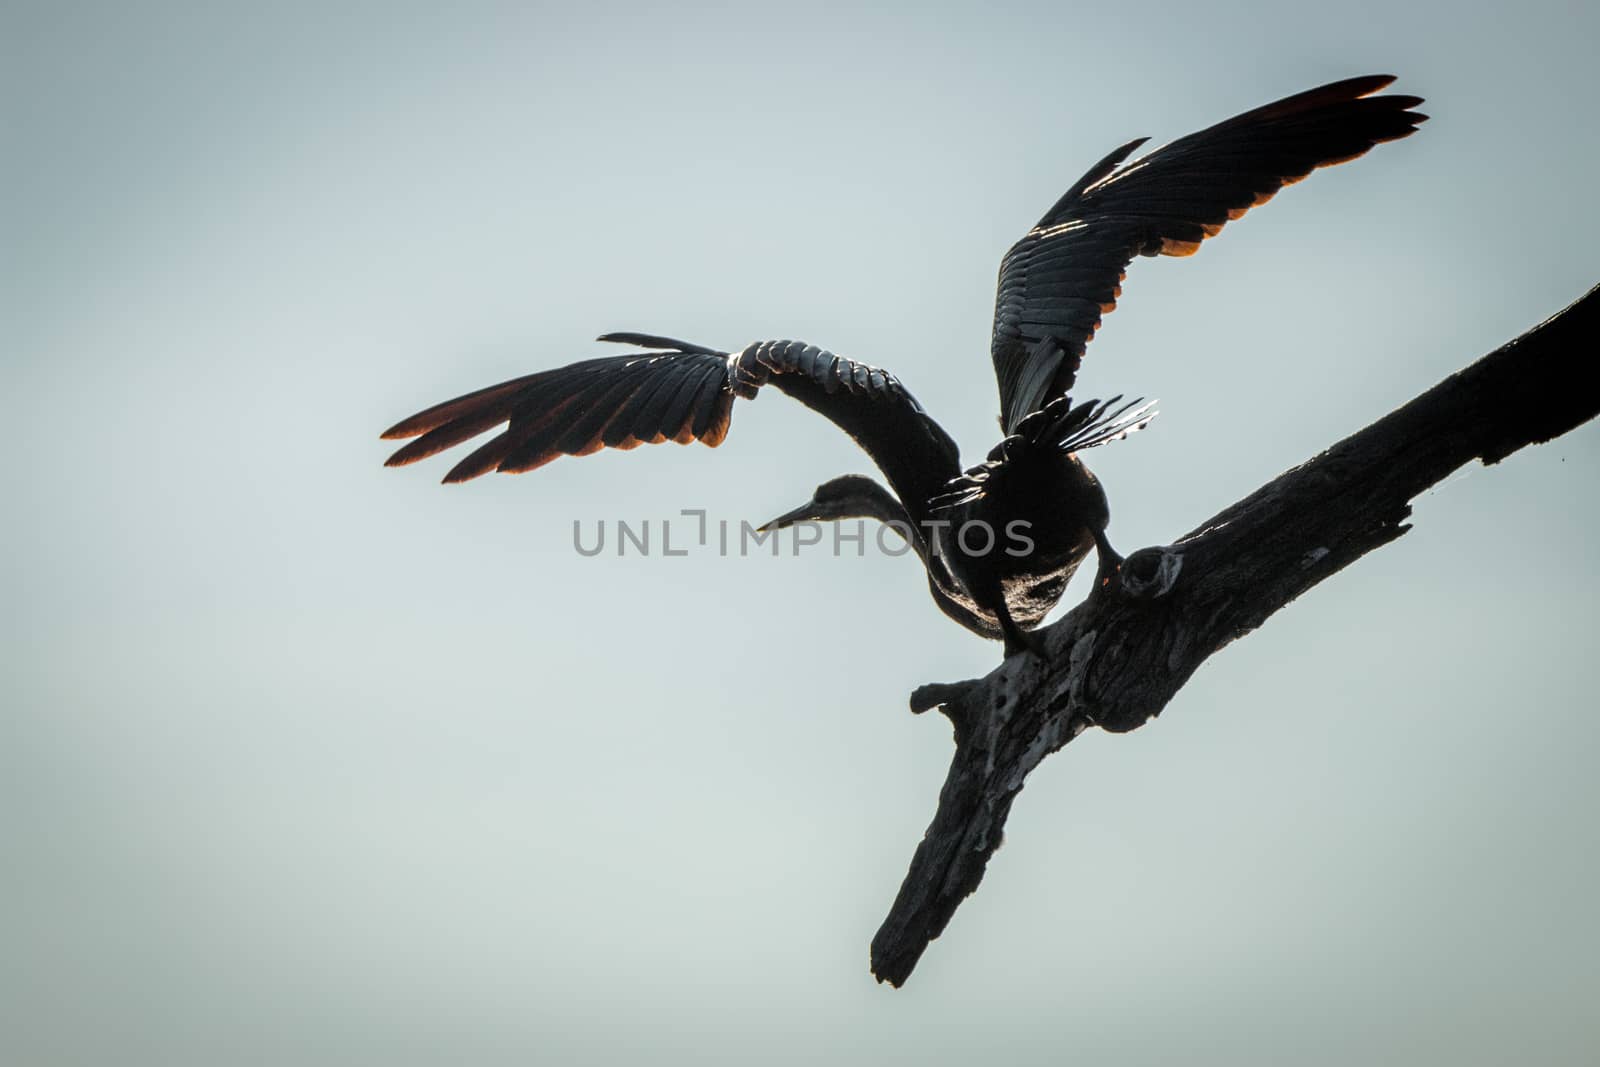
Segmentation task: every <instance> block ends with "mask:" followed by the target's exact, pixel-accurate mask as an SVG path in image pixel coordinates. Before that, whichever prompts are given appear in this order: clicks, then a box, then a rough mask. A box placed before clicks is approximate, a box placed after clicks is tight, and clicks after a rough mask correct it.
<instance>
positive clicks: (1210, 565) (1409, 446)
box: [872, 286, 1600, 985]
mask: <svg viewBox="0 0 1600 1067" xmlns="http://www.w3.org/2000/svg"><path fill="white" fill-rule="evenodd" d="M1597 319H1600V286H1597V287H1596V288H1594V289H1591V290H1590V291H1589V292H1588V293H1587V294H1585V295H1584V296H1583V297H1582V298H1581V299H1579V300H1578V301H1577V302H1576V303H1574V304H1572V305H1571V306H1570V307H1568V308H1567V309H1566V310H1564V311H1562V312H1560V313H1559V314H1557V315H1556V316H1554V317H1553V318H1551V319H1549V320H1547V321H1546V322H1544V323H1542V324H1541V325H1539V326H1537V327H1535V328H1534V329H1532V330H1530V331H1528V332H1527V333H1526V334H1524V335H1522V336H1521V337H1519V338H1517V339H1516V340H1514V341H1512V342H1510V343H1509V344H1506V345H1505V346H1503V347H1501V348H1500V349H1498V350H1496V351H1494V352H1492V353H1490V354H1489V355H1487V356H1485V357H1483V358H1482V359H1480V360H1478V361H1477V362H1476V363H1474V364H1472V365H1471V366H1470V367H1467V368H1466V369H1465V370H1462V371H1460V372H1458V373H1456V374H1453V375H1451V376H1450V377H1449V378H1447V379H1445V380H1444V381H1442V382H1440V383H1439V384H1438V385H1436V386H1434V387H1433V388H1432V389H1429V390H1428V391H1427V392H1425V393H1423V394H1422V395H1421V396H1419V397H1417V398H1416V399H1415V400H1412V401H1411V402H1410V403H1408V404H1406V405H1405V406H1404V407H1401V408H1399V409H1398V410H1396V411H1393V412H1391V413H1390V414H1388V415H1386V416H1384V417H1383V418H1382V419H1379V420H1378V421H1377V422H1375V423H1373V424H1372V425H1371V426H1368V427H1367V428H1366V429H1364V430H1362V431H1361V432H1359V433H1357V434H1355V435H1353V436H1351V437H1348V438H1346V439H1345V440H1343V441H1341V442H1339V443H1338V444H1336V445H1334V446H1333V447H1332V448H1330V449H1328V450H1327V451H1326V452H1324V453H1322V454H1321V455H1319V456H1317V457H1316V458H1315V459H1312V460H1310V461H1309V462H1307V463H1304V464H1301V465H1300V466H1298V467H1296V468H1294V469H1293V470H1290V471H1288V472H1287V473H1285V474H1283V475H1280V476H1279V477H1278V478H1276V479H1274V480H1273V481H1271V482H1269V483H1268V484H1266V485H1265V486H1262V487H1261V488H1260V489H1258V490H1257V491H1256V492H1255V493H1253V494H1251V495H1250V496H1249V497H1247V498H1246V499H1244V500H1241V501H1240V502H1239V503H1237V504H1235V505H1233V506H1232V507H1230V508H1228V509H1227V510H1226V511H1224V512H1222V513H1221V514H1220V515H1217V516H1216V517H1215V518H1213V519H1211V520H1209V521H1208V522H1206V523H1204V524H1203V525H1201V526H1200V528H1199V529H1197V530H1195V531H1194V532H1192V533H1189V534H1187V535H1185V536H1184V537H1182V538H1181V539H1179V540H1178V541H1177V542H1176V543H1174V544H1172V545H1167V546H1162V547H1155V548H1145V549H1141V550H1140V551H1138V552H1135V553H1134V554H1133V555H1132V556H1130V557H1129V558H1128V559H1127V561H1126V562H1125V563H1124V565H1123V569H1122V572H1121V574H1120V575H1119V577H1118V578H1117V579H1115V580H1114V581H1113V583H1112V584H1111V585H1110V586H1109V587H1107V588H1103V589H1097V590H1095V592H1094V593H1093V594H1092V595H1091V596H1090V597H1089V599H1088V600H1086V601H1085V602H1084V603H1083V604H1080V605H1079V606H1078V607H1077V608H1075V609H1073V611H1072V612H1071V613H1070V614H1068V615H1067V616H1066V617H1065V618H1063V619H1062V620H1061V621H1060V622H1057V623H1055V624H1054V625H1052V626H1050V627H1049V628H1048V630H1047V631H1045V642H1046V646H1045V647H1046V649H1047V650H1048V654H1047V655H1046V656H1045V657H1044V658H1039V657H1036V656H1028V655H1023V656H1014V657H1012V658H1011V659H1009V660H1007V661H1006V662H1005V663H1003V664H1002V665H1001V666H1000V667H998V668H997V669H996V670H995V671H994V672H993V673H991V674H989V675H988V676H987V677H985V678H982V679H980V680H977V681H971V682H960V683H955V684H952V685H928V686H923V687H922V688H921V689H919V690H917V691H916V693H914V694H912V698H911V703H912V710H914V711H924V710H926V709H928V708H931V707H938V708H940V709H941V710H942V711H944V713H945V714H946V715H947V716H949V718H950V721H951V722H952V724H954V727H955V741H956V753H955V757H954V759H953V760H952V761H951V764H950V772H949V775H948V777H947V778H946V779H945V784H944V788H943V790H942V791H941V792H940V794H939V808H938V811H937V813H936V814H935V815H934V819H933V822H932V824H931V825H930V826H929V827H928V831H927V833H926V834H925V835H924V837H923V840H922V843H921V844H920V845H918V846H917V851H916V855H915V856H914V857H913V858H912V860H911V870H910V873H909V874H907V876H906V880H905V882H904V884H903V885H902V886H901V887H900V893H899V895H898V896H897V897H896V898H895V902H894V906H893V908H891V910H890V912H889V916H888V918H887V919H886V920H885V921H884V923H883V926H882V927H881V928H880V929H879V931H878V934H877V936H876V937H875V938H873V941H872V970H873V973H874V974H875V975H877V977H878V979H879V980H880V981H887V982H890V983H892V984H894V985H900V984H902V983H903V982H904V981H905V980H906V978H907V977H908V976H909V975H910V974H911V971H912V969H913V968H914V967H916V964H917V960H918V959H919V958H920V957H921V955H922V953H923V951H924V950H925V949H926V948H927V947H928V943H929V942H930V941H931V940H933V939H934V938H936V937H938V936H939V934H940V933H941V932H942V931H943V930H944V927H945V924H946V923H948V922H949V921H950V917H951V916H952V915H953V914H954V913H955V910H956V908H957V906H959V905H960V903H961V901H962V900H963V899H965V898H966V897H967V896H968V895H969V894H971V893H972V892H974V891H975V890H976V889H977V888H978V883H979V882H980V881H981V880H982V878H983V872H984V868H985V866H986V865H987V864H988V861H989V857H990V855H992V854H993V852H994V850H995V849H996V848H998V847H999V844H1000V838H1001V831H1002V829H1003V828H1004V826H1005V820H1006V815H1007V814H1008V813H1009V812H1010V810H1011V804H1012V802H1013V801H1014V800H1015V799H1016V796H1017V793H1018V792H1019V791H1020V790H1021V789H1022V786H1023V783H1024V782H1025V781H1026V780H1027V776H1028V774H1029V773H1030V772H1032V770H1033V769H1034V768H1035V767H1037V766H1038V765H1039V763H1040V762H1041V761H1042V760H1043V759H1044V758H1045V757H1046V756H1048V755H1049V754H1050V753H1052V752H1054V751H1056V750H1057V749H1059V748H1061V747H1062V746H1063V745H1065V744H1066V743H1067V742H1068V741H1070V740H1072V738H1074V737H1076V736H1077V735H1078V734H1080V733H1082V732H1083V731H1084V730H1085V729H1087V728H1088V727H1090V726H1099V727H1101V728H1102V729H1106V730H1111V731H1114V732H1123V731H1127V730H1132V729H1135V728H1136V727H1139V726H1142V725H1144V724H1145V723H1146V722H1149V721H1150V720H1151V719H1153V718H1155V717H1156V715H1158V714H1160V712H1161V710H1162V709H1163V708H1164V707H1166V705H1167V702H1168V701H1170V700H1171V699H1172V698H1173V696H1174V695H1176V694H1177V692H1178V690H1179V689H1180V688H1182V687H1183V685H1184V683H1185V682H1186V681H1188V679H1189V676H1190V675H1192V674H1193V673H1194V672H1195V669H1196V668H1198V667H1199V666H1200V664H1202V663H1204V662H1205V660H1206V658H1207V657H1209V656H1210V655H1211V654H1212V653H1213V652H1216V651H1217V650H1218V649H1220V648H1222V647H1223V646H1224V645H1226V644H1228V643H1229V642H1230V641H1232V640H1234V639H1235V638H1238V637H1242V636H1243V635H1245V634H1247V633H1249V632H1250V631H1251V630H1253V629H1255V628H1256V627H1257V626H1260V625H1261V624H1262V623H1263V622H1265V621H1266V619H1267V618H1268V617H1269V616H1270V615H1272V613H1273V612H1275V611H1277V610H1278V609H1279V608H1281V607H1283V606H1284V605H1285V604H1288V603H1289V602H1290V601H1291V600H1293V599H1294V598H1295V597H1297V596H1299V595H1300V594H1301V593H1303V592H1305V591H1306V590H1307V589H1310V588H1311V587H1312V586H1314V585H1316V584H1317V583H1318V582H1320V581H1322V580H1323V579H1324V578H1327V577H1329V576H1331V575H1333V574H1336V573H1338V572H1339V571H1340V570H1342V569H1343V568H1344V567H1346V566H1348V565H1349V564H1350V563H1353V562H1354V561H1355V560H1357V559H1359V558H1360V557H1361V556H1364V555H1366V554H1367V553H1368V552H1371V551H1372V550H1373V549H1375V548H1378V547H1379V546H1381V545H1385V544H1388V543H1389V542H1390V541H1393V540H1394V539H1395V538H1397V537H1399V536H1400V535H1401V534H1403V533H1405V532H1406V530H1408V529H1409V528H1410V527H1409V526H1408V525H1407V524H1406V519H1407V518H1408V517H1409V516H1410V514H1411V504H1410V502H1411V500H1412V499H1414V498H1415V497H1416V496H1417V495H1418V494H1419V493H1421V492H1422V491H1423V490H1424V489H1427V488H1428V487H1429V486H1431V485H1434V484H1436V483H1437V482H1439V481H1441V480H1442V479H1444V478H1445V477H1447V476H1448V475H1449V474H1450V473H1451V472H1452V471H1454V470H1456V469H1457V468H1458V467H1461V466H1462V465H1464V464H1466V463H1468V462H1470V461H1471V460H1474V459H1478V460H1482V461H1483V462H1484V463H1486V464H1488V463H1495V462H1498V461H1499V460H1502V459H1504V458H1505V457H1506V456H1508V455H1510V454H1511V453H1512V452H1515V451H1516V450H1517V449H1519V448H1522V447H1524V446H1526V445H1530V444H1538V443H1541V442H1544V441H1548V440H1550V439H1551V438H1553V437H1557V436H1559V435H1561V434H1563V433H1566V432H1567V431H1568V430H1571V429H1572V428H1574V427H1576V426H1578V425H1580V424H1581V423H1583V422H1586V421H1587V420H1589V419H1591V418H1593V417H1594V416H1595V415H1596V414H1600V390H1596V389H1595V388H1593V386H1592V385H1587V386H1586V385H1584V384H1583V383H1585V382H1593V380H1594V379H1592V378H1590V377H1589V376H1590V375H1591V374H1593V373H1594V364H1595V359H1596V355H1597V352H1596V337H1597V330H1596V326H1597Z"/></svg>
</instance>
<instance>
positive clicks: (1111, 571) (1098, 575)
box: [1094, 529, 1122, 589]
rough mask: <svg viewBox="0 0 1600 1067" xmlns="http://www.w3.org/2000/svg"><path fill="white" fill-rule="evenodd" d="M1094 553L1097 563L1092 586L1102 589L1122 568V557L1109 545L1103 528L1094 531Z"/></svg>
mask: <svg viewBox="0 0 1600 1067" xmlns="http://www.w3.org/2000/svg"><path fill="white" fill-rule="evenodd" d="M1094 554H1095V560H1096V562H1097V563H1098V564H1099V569H1098V570H1096V571H1095V576H1094V587H1095V588H1096V589H1104V588H1106V587H1107V586H1109V585H1110V584H1111V579H1112V577H1113V576H1115V575H1116V573H1117V572H1118V571H1120V570H1121V569H1122V557H1121V556H1120V555H1118V554H1117V550H1116V549H1114V548H1112V547H1111V542H1110V541H1109V540H1107V539H1106V532H1105V530H1103V529H1100V530H1095V531H1094Z"/></svg>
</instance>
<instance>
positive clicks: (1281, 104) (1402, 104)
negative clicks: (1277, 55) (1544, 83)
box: [990, 74, 1427, 433]
mask: <svg viewBox="0 0 1600 1067" xmlns="http://www.w3.org/2000/svg"><path fill="white" fill-rule="evenodd" d="M1392 81H1394V78H1393V77H1392V76H1390V75H1386V74H1374V75H1368V76H1365V77H1360V78H1350V79H1347V80H1345V81H1339V82H1333V83H1331V84H1329V85H1323V86H1319V87H1318V88H1315V89H1310V90H1307V91H1306V92H1303V93H1297V94H1295V95H1294V96H1289V97H1285V98H1284V99H1282V100H1277V101H1274V102H1272V103H1270V104H1266V105H1264V106H1262V107H1258V108H1255V109H1254V110H1252V111H1246V112H1244V113H1243V114H1240V115H1236V116H1234V117H1233V118H1231V119H1228V120H1226V121H1224V122H1220V123H1217V124H1216V125H1214V126H1211V127H1208V128H1207V129H1204V130H1201V131H1199V132H1197V133H1192V134H1189V135H1188V136H1187V137H1181V138H1179V139H1178V140H1176V141H1173V142H1171V143H1170V144H1168V145H1165V146H1164V147H1161V148H1158V149H1155V150H1154V151H1152V152H1149V153H1147V154H1146V155H1144V156H1141V157H1140V158H1138V159H1135V160H1133V161H1132V162H1124V160H1126V159H1127V157H1128V156H1129V155H1130V154H1131V153H1132V152H1133V151H1134V150H1135V149H1136V148H1138V147H1139V146H1140V145H1141V144H1142V143H1143V141H1142V140H1140V141H1133V142H1130V143H1129V144H1126V145H1123V146H1122V147H1121V148H1118V149H1117V150H1116V151H1114V152H1112V153H1111V154H1110V155H1108V156H1106V157H1105V159H1102V160H1101V161H1100V162H1099V163H1097V164H1095V166H1093V167H1091V168H1090V169H1089V171H1088V173H1086V174H1085V175H1084V176H1083V177H1082V178H1080V179H1079V180H1078V181H1077V183H1075V184H1074V185H1073V186H1072V188H1071V189H1068V190H1067V192H1066V193H1065V194H1064V195H1063V196H1062V197H1061V199H1060V200H1058V201H1056V203H1055V205H1054V206H1053V207H1051V209H1050V210H1049V211H1048V212H1046V213H1045V215H1044V217H1043V218H1041V219H1040V220H1039V222H1038V224H1037V225H1035V226H1034V228H1033V229H1032V230H1030V231H1029V232H1028V233H1027V234H1026V235H1025V236H1024V237H1023V238H1022V240H1020V241H1018V242H1017V243H1016V244H1015V245H1013V246H1012V248H1011V249H1010V251H1008V252H1007V253H1006V255H1005V258H1004V259H1003V260H1002V261H1001V264H1000V279H999V284H998V286H997V293H996V298H995V317H994V338H993V341H992V344H991V348H990V352H991V356H992V357H993V360H994V369H995V378H996V381H997V382H998V384H999V387H1000V411H1001V424H1002V426H1003V427H1004V428H1005V430H1006V432H1007V433H1010V432H1012V431H1013V429H1014V428H1015V427H1016V425H1017V424H1018V423H1019V422H1021V421H1022V419H1024V418H1025V417H1027V416H1028V414H1029V413H1031V412H1034V411H1037V410H1039V409H1040V408H1042V407H1044V406H1045V405H1046V404H1048V403H1050V402H1051V401H1052V400H1054V399H1056V398H1057V397H1061V396H1064V395H1066V393H1067V392H1068V391H1069V390H1070V389H1071V388H1072V384H1073V381H1074V380H1075V378H1076V375H1077V372H1078V367H1079V364H1080V362H1081V360H1082V357H1083V353H1084V350H1085V348H1086V347H1087V346H1088V343H1089V341H1090V340H1091V339H1092V338H1093V337H1094V333H1095V331H1096V330H1097V329H1098V328H1099V326H1100V320H1101V318H1102V316H1103V315H1104V314H1105V313H1106V312H1108V311H1110V310H1111V309H1112V308H1114V307H1115V306H1116V300H1117V298H1118V297H1119V296H1120V295H1121V283H1122V280H1123V277H1124V276H1125V274H1126V271H1127V267H1128V264H1129V263H1131V262H1132V261H1133V257H1134V256H1139V255H1144V256H1155V255H1167V256H1187V255H1193V254H1194V253H1195V252H1196V251H1198V250H1199V248H1200V245H1201V244H1202V243H1203V242H1204V241H1205V240H1206V239H1207V238H1209V237H1215V236H1216V235H1217V234H1218V233H1220V232H1221V231H1222V229H1223V227H1224V226H1226V224H1227V223H1228V222H1230V221H1232V220H1234V219H1237V218H1240V217H1241V216H1243V215H1244V214H1245V212H1247V211H1249V210H1250V209H1251V208H1252V207H1258V206H1260V205H1261V204H1264V203H1266V202H1267V201H1268V200H1271V199H1272V197H1273V196H1274V195H1276V194H1277V192H1278V191H1279V190H1280V189H1282V188H1283V187H1284V186H1286V185H1292V184H1293V183H1295V182H1297V181H1300V180H1301V179H1303V178H1305V177H1306V176H1307V175H1309V174H1310V173H1311V172H1312V171H1313V170H1316V169H1318V168H1320V167H1329V166H1334V165H1335V164H1338V163H1344V162H1348V161H1349V160H1352V159H1356V158H1357V157H1359V156H1362V155H1364V154H1366V152H1367V151H1369V150H1370V149H1371V148H1372V147H1373V146H1374V145H1377V144H1382V143H1384V142H1386V141H1394V140H1399V139H1400V138H1402V137H1406V136H1409V135H1410V134H1411V133H1413V132H1415V130H1416V128H1417V126H1418V124H1420V123H1421V122H1423V121H1424V120H1425V119H1426V118H1427V116H1426V115H1422V114H1419V113H1417V112H1416V111H1414V110H1413V109H1414V108H1415V107H1416V106H1417V105H1419V104H1421V103H1422V100H1421V98H1420V97H1415V96H1406V95H1402V94H1391V95H1387V96H1374V95H1373V94H1374V93H1377V92H1378V91H1379V90H1381V89H1383V88H1384V87H1386V86H1387V85H1389V84H1390V83H1391V82H1392Z"/></svg>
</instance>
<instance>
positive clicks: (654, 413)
mask: <svg viewBox="0 0 1600 1067" xmlns="http://www.w3.org/2000/svg"><path fill="white" fill-rule="evenodd" d="M600 340H602V341H617V342H621V343H624V344H635V345H640V346H642V347H645V348H650V349H656V351H650V352H642V353H635V354H632V355H626V356H607V357H602V358H600V359H590V360H585V361H584V362H582V363H574V364H572V365H571V366H567V367H561V368H559V369H556V370H549V371H543V372H541V373H539V374H530V375H528V376H527V377H524V378H514V379H512V380H511V381H508V382H502V383H500V384H499V385H492V386H490V387H488V388H487V389H479V390H478V391H476V392H472V393H468V394H466V395H465V396H460V397H457V398H456V399H454V400H447V401H445V402H444V403H442V404H437V405H435V406H433V407H431V408H428V409H427V410H426V411H422V412H419V413H418V414H416V415H413V416H411V417H410V418H408V419H404V420H402V421H400V422H398V423H396V424H395V425H394V426H391V427H390V428H389V429H387V430H385V431H384V433H383V436H384V437H385V438H388V439H404V438H414V440H412V441H411V442H410V443H409V444H407V445H405V446H404V447H402V448H401V449H399V450H398V451H397V452H395V453H394V455H392V456H390V457H389V459H388V462H387V464H386V465H387V466H390V467H400V466H404V465H406V464H408V463H415V462H416V461H418V460H420V459H426V458H427V457H429V456H432V455H435V454H437V453H439V452H442V451H444V450H445V449H447V448H451V447H454V446H455V445H458V444H461V443H462V442H464V441H467V440H469V439H471V438H474V437H477V436H478V435H479V434H482V433H484V432H486V431H488V430H492V429H494V428H495V427H497V426H500V425H501V424H502V423H504V424H506V426H505V429H504V430H503V431H501V433H500V434H499V435H497V436H495V437H493V438H490V439H489V440H488V441H487V442H486V443H484V444H482V445H480V446H479V447H478V448H477V449H476V450H475V451H473V452H472V453H471V454H469V455H468V456H467V457H466V458H465V459H463V460H461V461H460V462H459V463H457V464H456V465H455V466H454V467H452V468H451V469H450V472H449V473H448V474H446V475H445V477H444V480H445V481H446V482H464V481H467V480H469V479H471V478H476V477H478V476H479V475H481V474H487V473H488V472H490V471H504V472H508V473H516V472H521V471H531V470H534V469H535V468H538V467H542V466H544V465H545V464H546V463H549V462H550V461H551V460H554V459H557V458H559V457H561V456H586V455H588V454H589V453H591V452H598V451H599V450H600V449H602V448H618V449H628V448H637V447H638V446H639V445H642V444H657V443H660V442H662V441H676V442H678V443H679V444H688V443H689V442H690V441H700V442H702V443H704V444H707V445H711V446H713V447H715V446H716V445H719V444H721V443H722V439H723V438H724V437H725V436H726V435H727V433H728V425H729V423H730V421H731V420H732V416H733V404H734V400H735V399H736V398H737V397H752V398H753V397H754V396H755V395H756V393H757V391H758V390H760V388H761V387H762V386H763V385H765V384H767V383H768V382H769V381H770V382H771V383H772V384H773V385H774V386H776V387H777V388H778V389H780V390H782V391H783V392H785V393H788V394H789V395H790V396H792V397H794V398H795V399H796V400H799V401H800V402H801V403H803V404H805V405H806V406H807V407H810V408H812V409H813V410H815V411H817V412H819V413H821V414H822V415H824V416H826V417H827V418H828V419H830V420H831V421H832V422H833V423H834V424H835V425H837V426H839V427H840V428H841V429H843V430H844V431H845V432H846V433H848V434H849V435H850V436H851V437H852V438H854V439H855V440H856V442H857V443H858V444H860V445H861V447H862V448H863V449H865V450H866V452H867V454H868V455H870V456H871V457H872V458H873V460H874V461H875V462H876V463H877V464H878V466H879V468H881V469H882V470H883V473H884V474H885V476H887V477H888V479H889V481H890V483H891V484H892V485H893V486H894V488H895V491H896V492H897V493H899V494H900V497H901V499H902V500H904V501H905V502H906V503H907V505H908V506H910V507H912V508H919V507H920V506H921V504H922V503H923V502H924V501H926V500H927V499H928V498H929V497H931V496H933V495H934V493H935V492H936V491H938V489H939V488H940V486H942V485H943V484H944V483H945V482H946V481H948V480H949V479H950V478H951V477H954V476H955V475H956V474H958V473H959V472H960V464H959V459H958V455H957V450H956V446H955V443H954V442H953V441H951V440H950V438H949V436H948V435H947V434H946V433H945V432H944V430H942V429H941V428H940V427H939V425H938V424H937V423H935V422H934V421H933V420H932V419H931V418H929V417H928V415H927V414H926V413H925V412H924V411H923V410H922V406H921V405H920V404H918V403H917V401H916V399H915V398H914V397H913V396H912V395H911V394H910V393H909V392H907V391H906V389H905V387H904V386H902V385H901V384H900V382H899V380H898V379H897V378H895V377H894V375H892V374H889V373H888V372H887V371H883V370H880V369H878V368H876V367H869V366H868V365H866V364H865V363H858V362H856V361H855V360H852V359H846V358H845V357H843V356H836V355H834V354H833V353H832V352H827V351H824V350H823V349H820V348H817V347H816V346H815V345H808V344H805V343H804V342H801V341H759V342H756V343H755V344H752V345H749V346H748V347H746V348H744V349H742V350H741V351H738V352H733V353H728V352H718V351H715V350H713V349H710V348H705V347H703V346H700V345H694V344H689V343H687V342H684V341H675V340H673V339H671V338H668V337H656V336H654V335H651V334H636V333H610V334H605V335H604V336H602V337H601V338H600Z"/></svg>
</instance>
